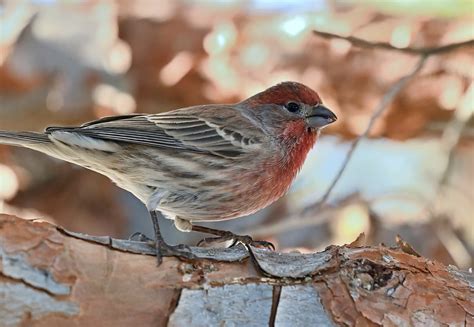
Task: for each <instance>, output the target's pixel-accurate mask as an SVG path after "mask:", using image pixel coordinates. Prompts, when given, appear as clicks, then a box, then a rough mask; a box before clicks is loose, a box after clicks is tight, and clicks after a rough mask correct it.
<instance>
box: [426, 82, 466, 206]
mask: <svg viewBox="0 0 474 327" xmlns="http://www.w3.org/2000/svg"><path fill="white" fill-rule="evenodd" d="M473 94H474V83H471V85H470V86H469V88H468V90H467V91H466V93H465V94H464V96H463V97H462V98H461V99H460V101H459V104H458V107H457V108H456V112H455V114H454V117H453V118H452V119H451V121H450V122H449V123H448V124H447V125H446V128H445V129H444V131H443V135H442V137H441V148H442V149H443V150H444V152H445V154H446V160H445V163H444V169H443V172H442V173H441V175H440V178H439V181H438V184H437V186H436V191H435V196H434V200H433V201H431V202H430V204H429V206H428V207H429V209H430V211H432V210H431V209H432V207H433V205H434V202H435V201H436V199H437V198H438V197H439V196H440V194H441V192H442V189H443V188H444V186H446V184H447V183H448V181H449V177H450V175H451V170H452V168H453V162H454V156H455V154H456V148H457V145H458V143H459V140H460V139H461V136H462V134H463V131H464V128H465V127H466V125H467V122H468V121H469V119H471V117H472V116H473V114H474V113H473V110H472V98H473Z"/></svg>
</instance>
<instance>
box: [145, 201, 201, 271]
mask: <svg viewBox="0 0 474 327" xmlns="http://www.w3.org/2000/svg"><path fill="white" fill-rule="evenodd" d="M150 216H151V221H152V223H153V229H154V231H155V249H156V260H157V263H158V266H159V265H160V264H161V262H162V261H163V257H164V256H167V257H179V258H185V259H195V258H196V256H195V255H194V254H193V253H192V252H191V249H190V248H189V246H187V245H184V244H180V245H169V244H168V243H166V242H165V240H164V239H163V236H162V235H161V232H160V225H159V223H158V214H157V212H156V211H154V210H152V211H150Z"/></svg>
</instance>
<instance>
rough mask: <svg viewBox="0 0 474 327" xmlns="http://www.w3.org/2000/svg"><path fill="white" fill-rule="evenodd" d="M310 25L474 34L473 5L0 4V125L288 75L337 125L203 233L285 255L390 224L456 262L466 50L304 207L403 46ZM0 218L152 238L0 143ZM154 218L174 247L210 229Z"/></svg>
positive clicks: (467, 222) (72, 171)
mask: <svg viewBox="0 0 474 327" xmlns="http://www.w3.org/2000/svg"><path fill="white" fill-rule="evenodd" d="M313 30H318V31H324V32H330V33H334V34H338V35H343V36H349V35H353V36H356V37H359V38H362V39H364V40H368V41H370V42H386V43H388V44H390V45H392V46H394V47H397V48H406V47H413V48H419V47H432V46H439V45H445V44H450V43H456V42H461V41H466V40H471V39H473V38H474V2H473V1H470V0H465V1H464V0H457V1H456V0H451V1H447V0H444V1H443V0H435V1H430V4H429V5H427V2H426V1H423V0H405V1H395V0H383V1H382V0H380V1H378V0H366V1H337V0H308V1H306V0H298V1H297V0H292V1H290V0H248V1H238V0H225V1H224V0H221V1H219V0H205V1H197V0H181V1H174V0H159V1H154V0H134V1H128V0H121V1H120V0H117V1H112V0H111V1H107V0H100V1H99V0H95V1H94V0H89V1H86V0H83V1H77V0H76V1H74V0H69V1H67V0H64V1H59V0H36V1H35V0H29V1H22V0H3V1H0V129H5V130H35V131H39V130H42V129H44V128H45V127H46V126H47V125H58V124H59V125H77V124H80V123H82V122H84V121H88V120H93V119H96V118H98V117H102V116H107V115H117V114H128V113H133V112H143V113H156V112H164V111H167V110H171V109H175V108H178V107H185V106H191V105H197V104H204V103H232V102H238V101H240V100H242V99H244V98H246V97H248V96H250V95H253V94H255V93H257V92H259V91H262V90H263V89H265V88H267V87H269V86H271V85H273V84H276V83H279V82H282V81H286V80H293V81H298V82H301V83H304V84H306V85H308V86H310V87H311V88H314V89H315V90H317V91H318V92H319V94H320V95H321V96H322V98H323V101H324V102H325V104H326V105H327V106H328V107H329V108H331V109H332V110H333V111H334V112H335V113H336V114H337V115H338V117H339V120H338V122H337V123H336V124H334V125H331V126H330V127H329V128H327V129H325V130H324V133H323V135H322V137H321V138H320V141H319V142H318V143H317V145H316V147H315V149H313V151H312V152H311V153H310V154H309V156H308V159H307V161H306V163H305V166H304V167H303V169H302V171H301V173H300V174H299V176H298V178H297V180H296V182H295V183H294V185H293V187H292V188H291V190H290V192H289V194H288V195H287V196H286V197H284V198H282V199H281V200H280V201H278V202H277V203H275V204H274V205H272V206H271V207H269V208H267V209H265V210H263V211H261V212H259V213H257V214H255V215H253V216H249V217H245V218H242V219H237V220H233V221H227V222H220V223H215V224H212V227H215V228H222V229H230V230H232V231H233V232H235V233H249V234H251V235H253V236H254V238H258V239H267V240H270V241H272V242H274V244H276V245H277V248H278V249H280V250H285V251H289V250H294V249H297V250H299V251H309V250H314V249H316V250H321V249H323V248H325V247H326V246H328V245H330V244H344V243H350V242H351V241H353V240H354V239H355V238H356V237H357V235H358V234H359V233H361V232H365V235H366V236H367V242H368V243H369V244H379V243H385V244H388V245H393V244H394V240H395V236H396V235H397V234H400V235H401V236H402V237H403V239H404V240H406V241H407V242H409V243H410V244H411V245H412V246H413V247H414V248H415V249H416V250H417V251H418V252H419V253H421V254H422V255H424V256H427V257H429V258H433V259H437V260H439V261H441V262H443V263H445V264H455V265H458V266H459V267H461V268H467V267H471V266H472V265H473V253H474V187H473V185H474V121H473V119H472V113H473V110H474V86H473V77H474V71H473V69H474V65H473V63H474V56H473V54H474V51H473V48H472V47H464V48H460V49H458V50H456V51H452V52H449V53H446V54H443V55H439V56H431V57H430V58H429V59H428V61H427V62H426V64H425V66H424V67H423V69H422V70H421V71H420V72H419V73H418V74H417V75H416V76H415V77H414V78H413V79H412V80H411V81H410V83H409V84H408V85H407V87H405V88H404V89H403V90H402V91H401V92H400V93H399V94H398V95H397V96H396V98H395V100H394V101H393V102H391V103H390V104H389V105H388V107H387V109H386V110H385V111H384V113H383V114H382V115H381V116H380V117H379V118H378V119H377V120H376V122H375V125H374V126H373V128H372V129H371V130H370V133H369V137H367V138H364V139H363V140H361V142H360V144H359V146H358V147H357V149H356V150H355V152H354V154H353V156H352V158H351V160H350V162H349V164H348V165H347V168H346V169H345V170H344V172H343V174H342V176H341V179H340V180H339V182H338V183H337V184H336V186H335V188H334V190H333V192H331V194H330V195H329V197H328V199H327V201H326V204H325V205H324V206H314V204H315V203H317V202H318V201H319V200H320V199H321V197H322V196H323V195H324V194H325V192H326V191H327V189H328V187H329V185H330V184H331V182H332V181H333V180H334V178H335V176H336V174H337V173H338V170H339V169H340V167H341V165H342V163H343V161H344V159H345V157H346V155H347V152H348V151H349V149H350V147H351V144H352V142H353V141H354V140H355V139H356V138H357V136H358V135H360V134H361V133H363V132H364V130H365V129H366V127H367V125H368V123H369V121H370V119H371V116H372V114H373V112H374V110H375V109H376V107H377V106H378V104H379V103H380V101H381V99H382V97H383V96H384V94H385V93H386V92H387V90H388V89H389V88H390V86H391V85H393V83H395V82H396V81H397V80H398V79H399V78H400V77H402V76H404V75H406V74H408V73H410V71H411V70H412V69H413V68H412V67H413V66H414V65H415V64H416V62H417V61H418V57H417V56H413V55H409V54H404V53H401V52H398V51H386V50H382V49H361V48H358V47H356V46H353V45H352V44H351V43H349V42H348V41H347V40H343V39H325V38H322V37H320V36H318V35H316V34H314V33H313V32H312V31H313ZM308 206H312V207H310V209H307V210H305V208H307V207H308ZM0 212H4V213H9V214H14V215H17V216H20V217H22V218H28V219H29V218H40V219H45V220H48V221H51V222H54V223H55V224H59V225H61V226H63V227H65V228H67V229H69V230H73V231H78V232H85V233H89V234H95V235H111V236H114V237H122V238H123V237H127V236H128V235H130V234H131V233H133V232H137V231H139V232H142V233H144V234H146V235H148V236H151V235H152V227H151V223H150V222H149V218H148V215H147V212H146V210H145V208H144V206H143V205H142V204H141V203H140V202H139V201H138V200H136V199H135V198H134V197H133V196H131V195H130V194H129V193H127V192H125V191H123V190H121V189H119V188H117V187H116V186H115V185H113V184H112V183H111V182H110V181H109V180H107V179H106V178H105V177H102V176H100V175H98V174H96V173H93V172H90V171H87V170H85V169H82V168H80V167H76V166H73V165H70V164H68V163H64V162H60V161H58V160H55V159H52V158H49V157H47V156H45V155H42V154H39V153H35V152H33V151H30V150H26V149H19V148H11V147H7V146H0ZM163 225H164V227H163V229H164V230H165V238H166V239H167V240H168V241H169V242H171V243H178V242H186V243H188V244H194V243H196V241H198V240H199V239H201V238H203V237H204V236H207V235H200V234H196V233H192V234H188V233H186V234H185V233H180V232H177V231H176V230H175V228H174V227H173V226H172V224H171V223H170V222H169V221H164V222H163Z"/></svg>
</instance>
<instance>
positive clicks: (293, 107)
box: [285, 102, 301, 112]
mask: <svg viewBox="0 0 474 327" xmlns="http://www.w3.org/2000/svg"><path fill="white" fill-rule="evenodd" d="M285 107H286V109H287V110H288V111H289V112H297V111H299V110H300V108H301V106H300V105H299V104H298V103H296V102H288V103H287V104H286V106H285Z"/></svg>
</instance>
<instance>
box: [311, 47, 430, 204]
mask: <svg viewBox="0 0 474 327" xmlns="http://www.w3.org/2000/svg"><path fill="white" fill-rule="evenodd" d="M427 58H428V57H427V56H421V58H420V60H419V61H418V62H417V64H416V65H415V67H414V68H413V69H412V71H411V72H410V73H409V74H408V75H406V76H403V77H402V78H400V79H399V80H398V81H397V82H396V83H395V84H393V85H392V87H391V88H390V89H389V90H388V91H387V93H385V95H384V96H383V98H382V100H381V101H380V103H379V105H378V106H377V107H376V108H375V110H374V113H373V114H372V116H371V117H370V121H369V124H368V125H367V127H366V129H365V131H364V132H363V133H362V134H361V135H360V136H359V137H357V138H356V139H355V141H354V142H353V143H352V145H351V147H350V149H349V152H348V153H347V155H346V157H345V159H344V161H343V163H342V165H341V168H340V169H339V171H338V172H337V174H336V177H335V178H334V179H333V181H332V182H331V184H330V185H329V187H328V189H327V191H326V192H325V193H324V195H323V196H322V198H321V200H320V201H319V202H317V203H315V204H313V205H311V206H309V207H307V208H305V210H304V212H307V211H310V210H313V209H315V208H317V207H320V206H321V205H322V204H324V203H325V202H326V201H327V200H328V198H329V196H330V195H331V193H332V191H333V190H334V187H335V186H336V185H337V183H338V182H339V180H340V179H341V177H342V174H343V173H344V171H345V170H346V167H347V165H348V164H349V161H350V160H351V158H352V155H353V154H354V152H355V150H356V148H357V146H358V145H359V143H360V141H361V140H363V139H364V138H366V137H367V135H368V134H369V132H370V131H371V129H372V127H373V126H374V124H375V122H376V121H377V119H378V118H379V117H380V116H381V115H382V113H383V112H384V111H385V110H386V109H387V108H388V105H389V104H390V103H391V102H392V101H393V99H395V97H396V96H397V94H398V93H400V91H401V90H402V89H403V88H404V87H405V86H406V85H407V84H408V82H409V81H411V80H412V79H413V78H414V77H415V76H416V74H417V73H418V72H419V71H420V70H421V69H422V68H423V65H424V64H425V62H426V60H427Z"/></svg>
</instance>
